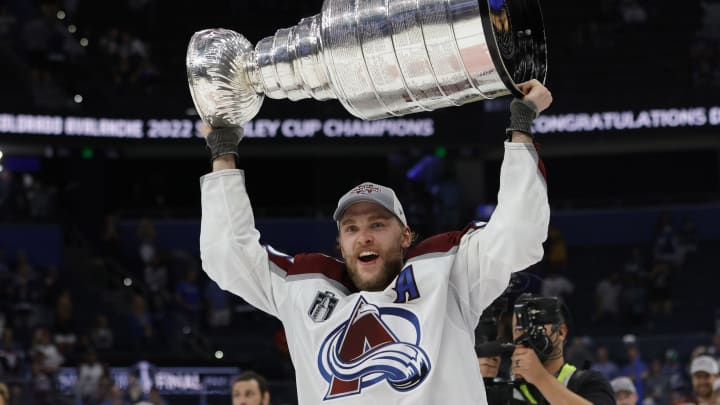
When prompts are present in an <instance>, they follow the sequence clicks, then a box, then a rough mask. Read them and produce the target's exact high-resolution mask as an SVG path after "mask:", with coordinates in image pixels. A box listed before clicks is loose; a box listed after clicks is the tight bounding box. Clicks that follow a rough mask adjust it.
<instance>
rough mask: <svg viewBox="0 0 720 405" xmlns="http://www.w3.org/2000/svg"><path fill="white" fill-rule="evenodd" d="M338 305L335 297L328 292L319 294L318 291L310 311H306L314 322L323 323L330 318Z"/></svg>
mask: <svg viewBox="0 0 720 405" xmlns="http://www.w3.org/2000/svg"><path fill="white" fill-rule="evenodd" d="M337 303H338V299H337V297H335V294H333V293H332V292H330V291H325V292H320V291H318V293H317V295H316V296H315V301H313V303H312V305H311V306H310V309H309V310H308V316H310V319H312V320H313V321H315V322H323V321H325V320H327V319H328V318H330V315H331V314H332V312H333V310H334V309H335V306H336V305H337Z"/></svg>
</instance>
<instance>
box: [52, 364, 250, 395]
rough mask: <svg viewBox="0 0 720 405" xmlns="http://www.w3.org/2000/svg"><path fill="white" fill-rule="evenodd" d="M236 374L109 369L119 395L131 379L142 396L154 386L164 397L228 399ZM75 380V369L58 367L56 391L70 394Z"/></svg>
mask: <svg viewBox="0 0 720 405" xmlns="http://www.w3.org/2000/svg"><path fill="white" fill-rule="evenodd" d="M239 373H240V369H239V368H237V367H155V366H154V365H152V364H150V363H147V362H140V363H137V364H136V365H135V366H132V367H111V368H110V374H111V376H112V379H113V382H114V383H115V385H117V386H118V387H119V388H121V389H122V390H123V391H124V390H125V389H126V388H127V386H128V383H129V381H130V379H131V378H134V379H136V381H137V383H138V384H139V385H140V386H141V387H142V388H143V391H144V392H145V393H148V392H149V391H150V388H151V387H153V386H154V387H157V389H158V391H160V393H161V394H165V395H229V394H230V384H231V383H232V379H233V378H234V377H235V376H237V375H238V374H239ZM77 378H78V375H77V368H74V367H62V368H61V369H60V370H59V372H58V375H57V382H58V386H59V389H60V391H61V392H63V393H66V394H72V393H74V392H75V391H74V390H75V386H76V384H77Z"/></svg>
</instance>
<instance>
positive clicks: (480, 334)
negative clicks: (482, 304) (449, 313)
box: [475, 295, 515, 405]
mask: <svg viewBox="0 0 720 405" xmlns="http://www.w3.org/2000/svg"><path fill="white" fill-rule="evenodd" d="M507 305H508V298H507V296H506V295H501V296H500V297H499V298H497V299H496V300H495V301H494V302H493V303H492V304H491V305H490V306H489V307H487V308H486V309H485V311H483V313H482V315H481V316H480V322H479V323H478V326H477V328H476V329H475V342H476V345H475V354H476V355H477V359H478V364H479V366H480V374H481V375H482V377H483V382H484V383H485V393H486V395H487V400H488V405H501V404H502V405H504V404H508V403H510V402H509V401H510V400H511V398H512V396H513V381H512V380H510V379H509V378H503V377H501V376H507V375H508V373H509V362H508V361H507V360H509V358H510V355H512V352H513V350H514V349H515V346H514V345H513V344H512V330H511V327H510V324H511V316H510V314H509V313H508V312H507Z"/></svg>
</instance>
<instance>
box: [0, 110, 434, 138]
mask: <svg viewBox="0 0 720 405" xmlns="http://www.w3.org/2000/svg"><path fill="white" fill-rule="evenodd" d="M201 124H202V121H200V120H191V119H118V118H88V117H63V116H54V115H26V114H0V135H2V134H12V135H46V136H48V135H49V136H82V137H99V138H126V139H128V138H129V139H189V138H199V137H202V135H201V133H200V125H201ZM244 128H245V138H270V139H272V138H290V139H292V138H295V139H300V138H366V137H391V138H405V137H423V138H426V137H432V136H433V135H435V122H434V121H433V120H432V119H430V118H422V119H412V118H408V119H401V118H394V119H385V120H377V121H363V120H360V119H323V120H321V119H314V118H313V119H263V118H260V119H256V120H252V121H250V122H248V123H247V124H245V125H244Z"/></svg>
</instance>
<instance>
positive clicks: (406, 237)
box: [400, 226, 413, 249]
mask: <svg viewBox="0 0 720 405" xmlns="http://www.w3.org/2000/svg"><path fill="white" fill-rule="evenodd" d="M412 238H413V236H412V231H411V230H410V228H409V227H407V226H406V227H405V228H403V231H402V242H401V244H400V246H402V248H403V249H407V248H409V247H410V245H411V244H412Z"/></svg>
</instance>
